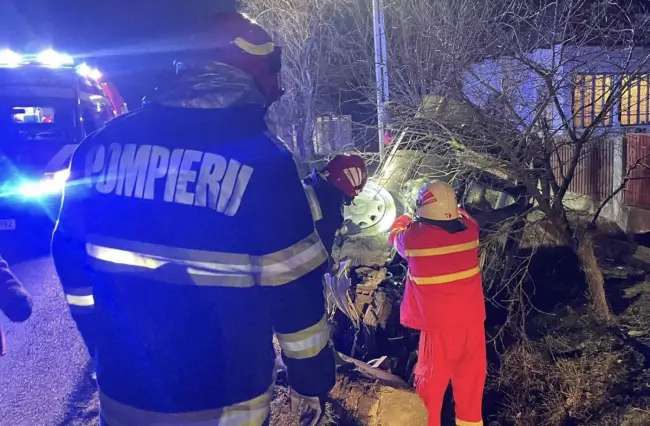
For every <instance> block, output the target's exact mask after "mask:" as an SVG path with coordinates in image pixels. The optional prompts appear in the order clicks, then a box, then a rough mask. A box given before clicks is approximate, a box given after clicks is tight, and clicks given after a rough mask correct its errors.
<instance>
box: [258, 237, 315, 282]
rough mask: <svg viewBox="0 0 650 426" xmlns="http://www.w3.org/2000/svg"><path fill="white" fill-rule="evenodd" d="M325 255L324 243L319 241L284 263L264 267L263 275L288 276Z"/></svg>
mask: <svg viewBox="0 0 650 426" xmlns="http://www.w3.org/2000/svg"><path fill="white" fill-rule="evenodd" d="M322 253H323V243H321V242H320V240H317V241H316V242H315V243H314V244H312V245H311V246H310V247H309V248H307V249H305V250H303V251H301V252H300V253H298V254H296V255H295V256H293V257H291V258H289V259H287V260H285V261H284V262H277V263H273V264H271V265H263V266H262V271H261V272H262V275H266V276H273V275H280V274H286V273H288V272H291V271H293V270H294V269H298V268H300V267H301V266H302V265H304V264H305V263H307V262H309V261H310V260H312V259H315V258H316V257H318V256H321V255H322Z"/></svg>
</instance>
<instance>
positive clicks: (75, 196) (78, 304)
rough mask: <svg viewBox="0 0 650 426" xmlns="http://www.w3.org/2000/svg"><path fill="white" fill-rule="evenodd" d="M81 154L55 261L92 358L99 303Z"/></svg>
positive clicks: (55, 243) (75, 160)
mask: <svg viewBox="0 0 650 426" xmlns="http://www.w3.org/2000/svg"><path fill="white" fill-rule="evenodd" d="M91 137H92V136H91ZM86 141H88V139H86ZM78 152H79V150H77V152H75V154H74V155H73V157H72V160H71V163H70V178H69V180H68V184H67V185H66V188H65V190H64V194H63V197H62V201H61V210H60V212H59V220H58V221H57V223H56V227H55V228H54V234H53V235H52V258H53V259H54V266H55V268H56V272H57V274H58V275H59V280H60V281H61V285H62V286H63V292H64V294H65V298H66V301H67V302H68V307H69V308H70V313H71V314H72V318H73V319H74V321H75V323H76V324H77V328H78V329H79V332H80V333H81V336H82V338H83V340H84V343H85V344H86V347H87V348H88V352H89V353H90V356H91V357H92V356H93V353H94V342H95V334H96V333H95V322H94V306H95V302H94V298H93V289H92V281H91V277H90V272H89V269H88V267H87V257H86V247H85V243H84V241H83V235H82V230H83V229H84V220H85V218H84V212H83V200H84V197H85V194H86V188H87V187H88V186H87V185H86V184H85V183H84V182H83V160H82V158H83V157H82V156H80V155H78V154H77V153H78Z"/></svg>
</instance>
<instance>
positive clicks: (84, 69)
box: [77, 62, 102, 81]
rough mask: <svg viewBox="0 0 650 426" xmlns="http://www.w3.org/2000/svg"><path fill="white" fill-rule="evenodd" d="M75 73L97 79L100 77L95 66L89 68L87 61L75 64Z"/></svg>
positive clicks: (100, 74)
mask: <svg viewBox="0 0 650 426" xmlns="http://www.w3.org/2000/svg"><path fill="white" fill-rule="evenodd" d="M77 74H79V75H80V76H81V77H84V78H87V79H90V80H95V81H99V80H100V79H101V78H102V73H101V72H99V70H98V69H97V68H91V67H90V66H88V64H87V63H85V62H84V63H81V64H79V65H77Z"/></svg>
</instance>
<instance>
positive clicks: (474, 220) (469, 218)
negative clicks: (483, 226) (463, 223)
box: [458, 207, 479, 228]
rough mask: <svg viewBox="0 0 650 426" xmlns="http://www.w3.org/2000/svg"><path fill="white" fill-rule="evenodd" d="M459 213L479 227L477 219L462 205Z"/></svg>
mask: <svg viewBox="0 0 650 426" xmlns="http://www.w3.org/2000/svg"><path fill="white" fill-rule="evenodd" d="M458 214H459V215H460V216H461V217H463V218H465V219H467V220H469V221H470V222H472V223H473V224H474V225H476V227H477V228H478V227H479V224H478V222H477V221H476V219H474V218H473V217H472V216H470V214H469V213H467V211H465V209H463V208H462V207H458Z"/></svg>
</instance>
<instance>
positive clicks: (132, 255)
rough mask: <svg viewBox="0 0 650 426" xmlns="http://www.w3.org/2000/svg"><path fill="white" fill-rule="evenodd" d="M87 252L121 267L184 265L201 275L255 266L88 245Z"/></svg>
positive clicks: (235, 271) (155, 267)
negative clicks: (193, 259) (198, 260)
mask: <svg viewBox="0 0 650 426" xmlns="http://www.w3.org/2000/svg"><path fill="white" fill-rule="evenodd" d="M86 252H87V253H88V255H89V256H91V257H94V258H95V259H99V260H103V261H105V262H111V263H117V264H120V265H128V266H139V267H141V268H147V269H158V268H160V267H161V266H164V265H167V264H176V265H183V266H187V267H190V268H192V271H193V272H192V273H196V274H199V275H221V274H224V273H246V274H251V273H252V272H253V266H252V265H251V264H250V263H249V264H242V265H237V264H223V263H215V262H196V261H192V260H186V259H178V258H170V257H162V256H150V255H147V254H142V253H137V252H133V251H127V250H119V249H114V248H110V247H101V246H97V245H95V244H90V243H87V244H86Z"/></svg>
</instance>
